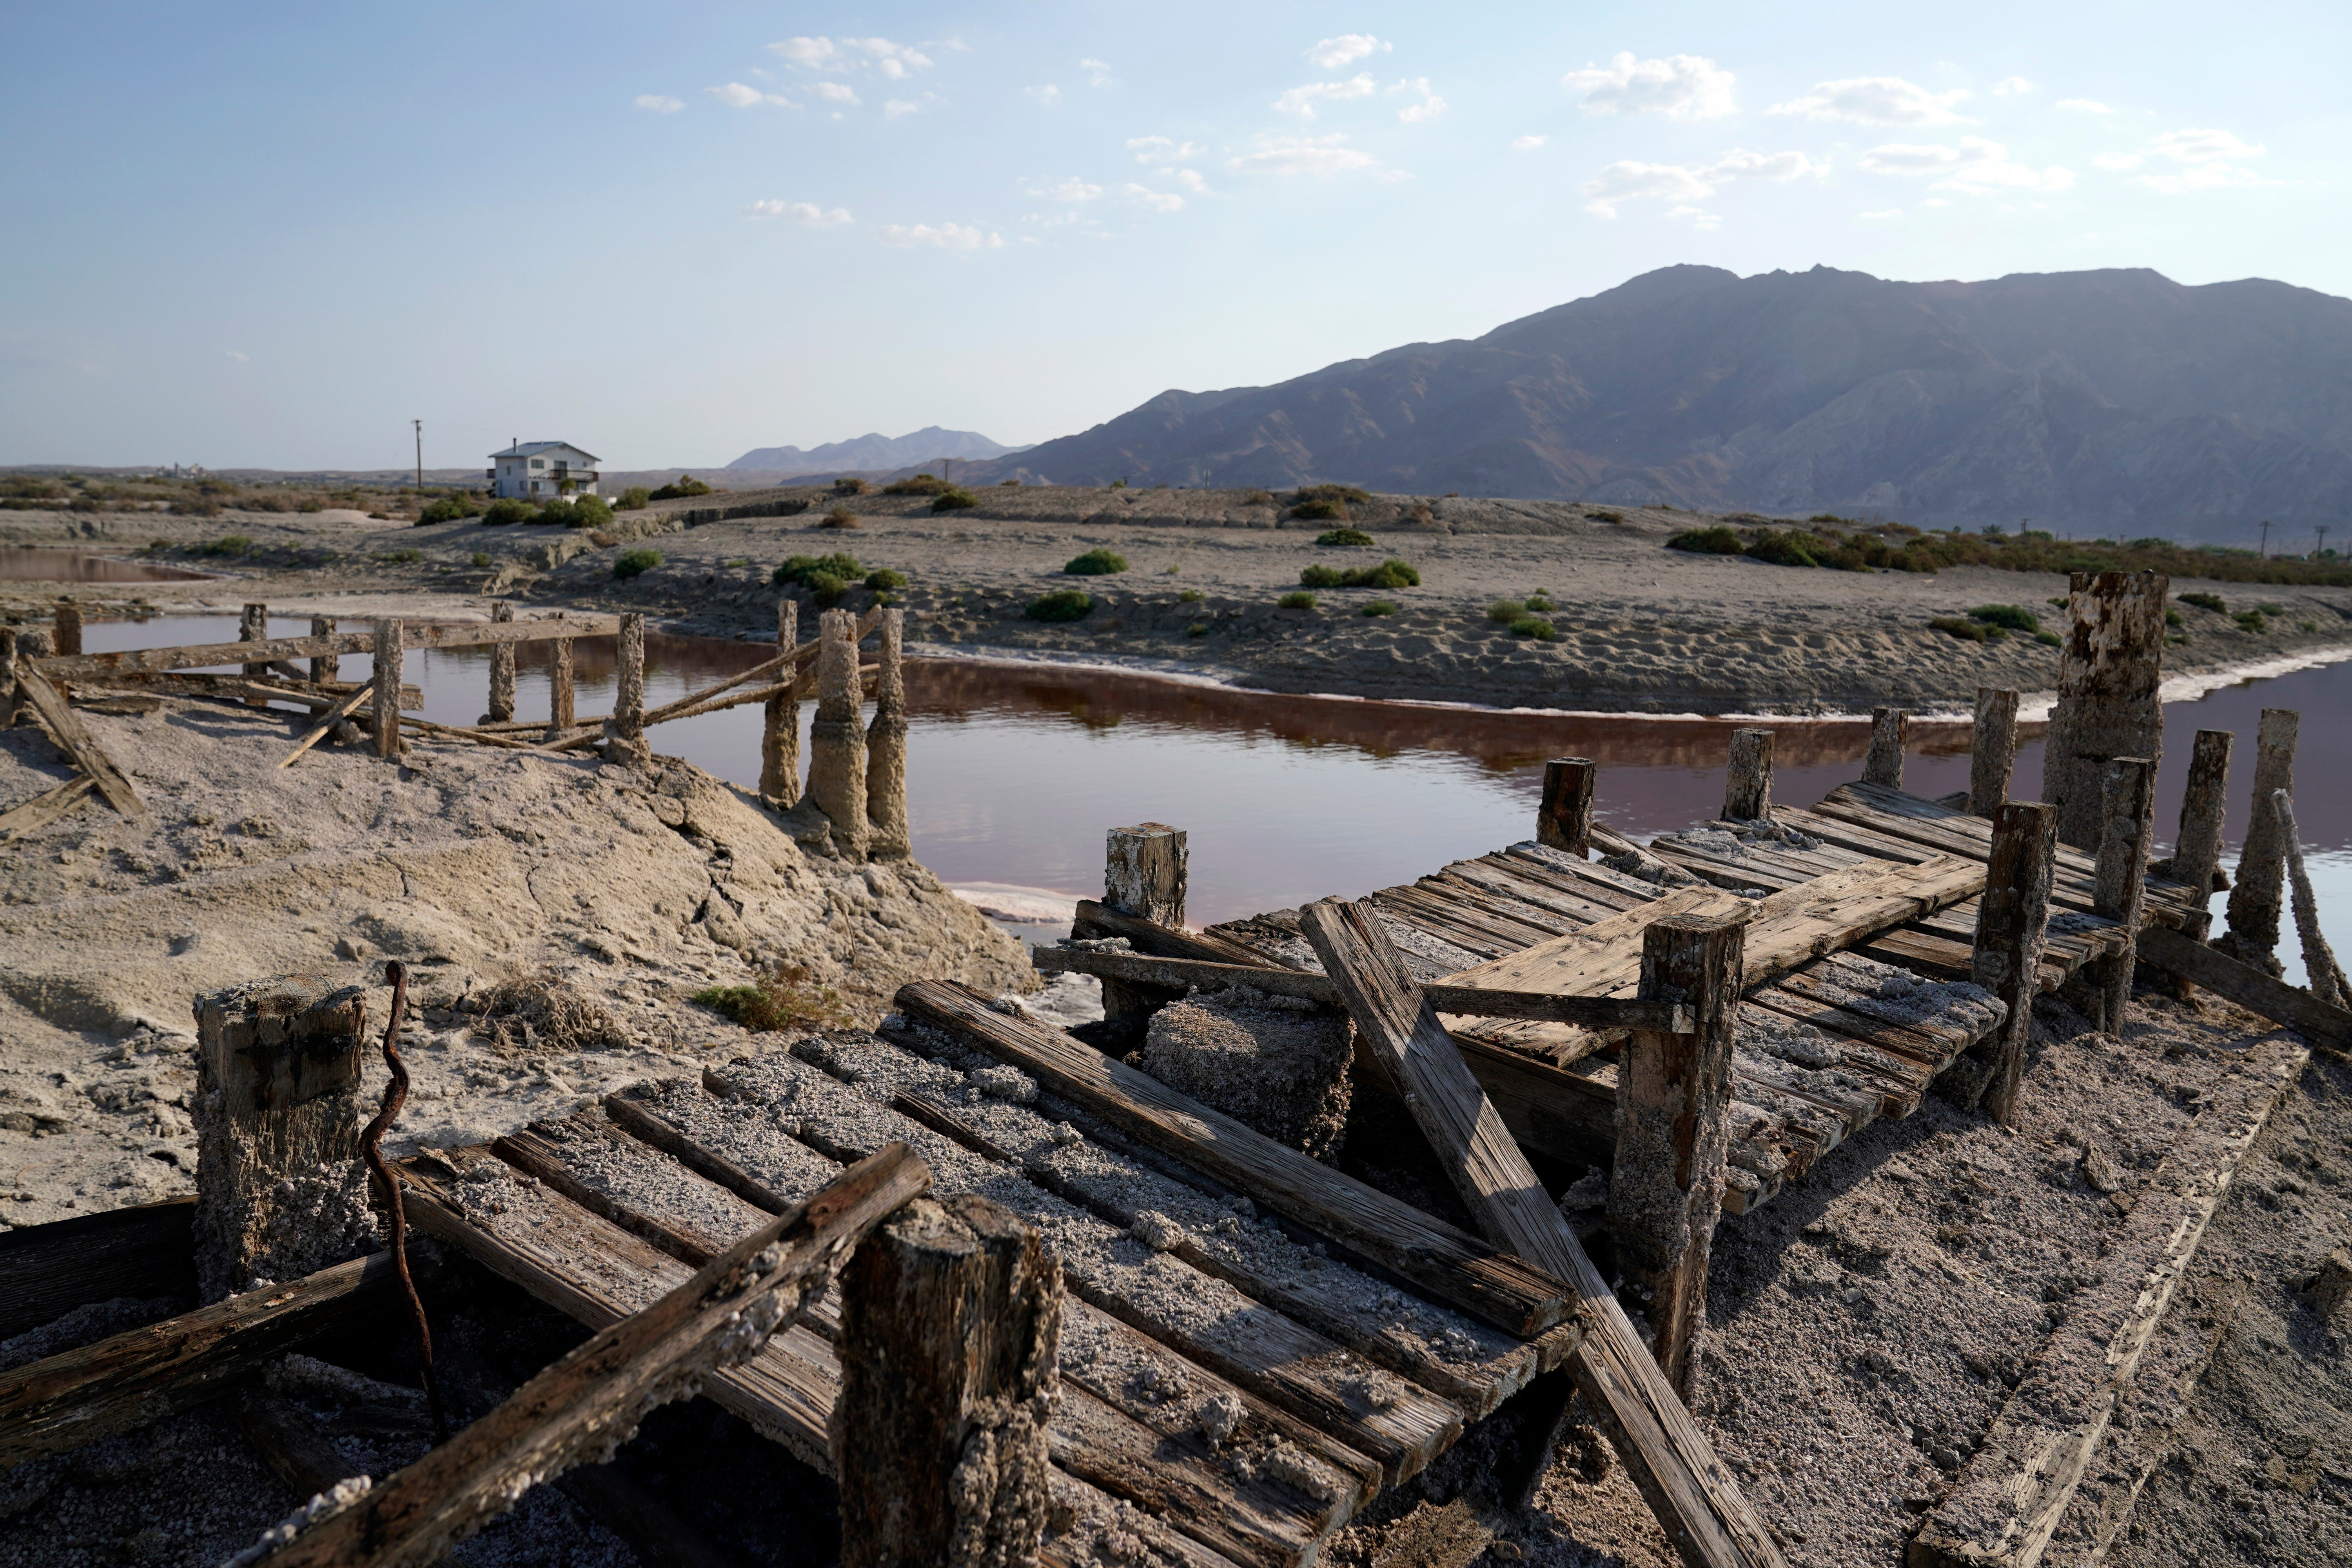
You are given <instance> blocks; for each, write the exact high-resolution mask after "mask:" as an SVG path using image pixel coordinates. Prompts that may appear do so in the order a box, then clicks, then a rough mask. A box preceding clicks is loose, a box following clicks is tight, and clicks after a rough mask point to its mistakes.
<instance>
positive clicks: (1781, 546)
mask: <svg viewBox="0 0 2352 1568" xmlns="http://www.w3.org/2000/svg"><path fill="white" fill-rule="evenodd" d="M1806 543H1807V541H1806V539H1805V537H1804V536H1803V535H1802V534H1800V533H1796V532H1793V531H1791V532H1786V533H1783V532H1781V531H1779V530H1777V529H1770V528H1767V529H1760V530H1759V531H1757V534H1756V538H1755V541H1754V542H1752V543H1750V544H1749V545H1748V556H1749V558H1750V559H1753V560H1757V561H1767V562H1769V563H1772V564H1773V565H1775V566H1819V565H1820V564H1821V562H1820V561H1819V560H1818V559H1816V558H1815V557H1814V555H1813V552H1811V550H1808V549H1807V548H1806V547H1805V546H1806Z"/></svg>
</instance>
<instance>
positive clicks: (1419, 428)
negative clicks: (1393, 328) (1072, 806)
mask: <svg viewBox="0 0 2352 1568" xmlns="http://www.w3.org/2000/svg"><path fill="white" fill-rule="evenodd" d="M823 449H824V448H820V450H823ZM747 460H748V459H747ZM1013 476H1026V477H1029V478H1032V479H1046V480H1050V481H1051V482H1054V483H1059V484H1087V483H1108V482H1109V481H1110V480H1113V479H1119V478H1122V477H1123V478H1125V479H1127V480H1128V482H1129V484H1150V483H1167V484H1172V485H1188V486H1201V485H1216V486H1236V485H1255V486H1263V487H1265V488H1267V489H1282V488H1285V487H1289V486H1295V485H1298V484H1301V483H1305V482H1327V481H1336V482H1342V483H1349V484H1356V485H1361V486H1364V487H1366V488H1368V489H1381V490H1388V491H1397V492H1418V493H1423V494H1435V493H1440V492H1444V491H1458V492H1460V493H1462V494H1465V495H1488V496H1521V497H1560V498H1575V499H1580V500H1597V501H1618V502H1622V503H1628V504H1638V503H1645V502H1646V503H1655V502H1666V503H1671V504H1674V505H1677V506H1683V507H1687V508H1694V509H1705V510H1735V509H1742V508H1753V509H1759V510H1770V511H1781V512H1807V511H1811V510H1838V511H1841V512H1847V513H1853V512H1863V513H1877V514H1881V515H1885V516H1892V517H1896V518H1899V519H1901V520H1903V521H1910V522H1914V523H1919V524H1922V525H1926V524H1932V523H1946V522H1961V521H1970V522H1974V521H2004V522H2014V521H2016V520H2018V519H2020V518H2026V517H2030V518H2032V520H2033V521H2034V524H2035V525H2036V526H2045V525H2062V526H2063V525H2070V524H2071V525H2082V526H2088V527H2093V528H2096V529H2100V530H2103V531H2105V530H2115V531H2136V532H2142V533H2156V532H2160V531H2171V532H2176V533H2189V534H2202V535H2205V536H2209V537H2210V536H2221V535H2226V534H2229V533H2232V532H2234V531H2236V530H2237V529H2239V528H2242V527H2244V526H2249V525H2251V523H2252V521H2253V520H2255V519H2263V518H2267V519H2273V520H2276V521H2278V522H2279V523H2280V524H2281V525H2289V524H2292V523H2294V522H2340V521H2343V520H2344V518H2345V514H2346V512H2347V510H2348V509H2352V300H2343V299H2338V298H2336V297H2335V296H2332V295H2327V294H2322V293H2318V292H2316V291H2315V290H2312V289H2300V288H2295V287H2293V286H2290V285H2288V284H2284V283H2278V282H2271V281H2267V280H2263V279H2245V280H2242V281H2238V282H2227V283H2210V284H2203V285H2199V286H2195V287H2188V286H2184V285H2181V284H2179V283H2175V282H2173V281H2172V280H2171V279H2168V278H2165V277H2163V276H2162V275H2161V274H2158V273H2157V272H2153V271H2149V270H2147V269H2144V268H2125V269H2111V270H2102V271H2087V272H2061V273H2019V274H2012V275H2011V276H2008V277H2004V278H1999V279H1992V280H1990V281H1985V282H1931V283H1906V282H1891V281H1887V280H1885V279H1878V278H1873V277H1871V276H1869V275H1868V274H1866V273H1860V272H1845V271H1837V270H1833V269H1832V268H1825V267H1816V268H1813V269H1811V271H1808V272H1794V273H1791V272H1770V273H1763V274H1759V275H1757V276H1754V277H1748V278H1742V277H1740V276H1738V274H1736V273H1732V272H1727V271H1725V270H1723V269H1721V268H1713V267H1668V268H1661V269H1659V270H1657V271H1654V272H1650V273H1645V274H1643V275H1642V276H1641V277H1638V278H1634V279H1631V280H1630V281H1628V282H1625V283H1623V284H1622V285H1620V286H1619V287H1617V288H1614V289H1609V290H1607V291H1606V292H1604V293H1600V294H1595V295H1592V296H1591V297H1589V298H1586V299H1582V300H1574V301H1572V302H1570V303H1568V304H1565V305H1560V306H1557V307H1555V308H1553V309H1551V310H1544V311H1540V312H1538V313H1537V314H1535V315H1532V316H1527V317H1523V318H1521V319H1520V320H1518V321H1510V322H1507V323H1505V324H1504V325H1502V326H1499V327H1496V329H1495V330H1494V331H1490V332H1488V333H1486V335H1485V336H1483V337H1478V338H1472V339H1466V340H1464V339H1456V340H1453V341H1450V342H1432V343H1410V344H1407V345H1405V346H1403V347H1402V348H1394V349H1390V350H1388V351H1387V352H1385V353H1379V354H1374V355H1372V356H1371V357H1370V358H1368V359H1358V360H1349V361H1345V362H1343V363H1338V364H1333V365H1328V366H1326V367H1325V368H1323V369H1321V370H1318V371H1316V372H1314V373H1312V374H1307V375H1302V376H1299V377H1297V378H1296V379H1293V380H1290V381H1286V382H1282V383H1280V384H1276V385H1272V386H1246V387H1233V388H1228V389H1225V390H1223V391H1218V392H1181V391H1169V392H1163V393H1161V394H1160V395H1159V396H1157V397H1154V398H1152V399H1150V401H1149V402H1147V403H1144V404H1143V405H1140V406H1139V407H1137V408H1134V409H1131V410H1129V412H1127V413H1125V414H1122V415H1120V416H1118V417H1117V418H1115V419H1112V420H1109V421H1108V422H1107V423H1105V424H1101V425H1097V426H1095V427H1094V428H1092V429H1090V430H1087V431H1085V432H1083V433H1081V434H1079V435H1075V436H1066V437H1060V438H1059V439H1056V440H1052V441H1047V442H1045V443H1043V444H1041V445H1039V446H1037V447H1032V448H1029V449H1027V450H1025V451H1024V452H1021V453H1020V454H1018V460H1017V462H1016V461H1015V460H1014V459H1013V458H1011V457H1006V458H997V459H996V460H994V461H993V462H989V463H981V464H975V465H974V468H973V471H972V476H971V477H972V479H974V480H975V481H984V480H987V479H1000V478H1005V477H1013Z"/></svg>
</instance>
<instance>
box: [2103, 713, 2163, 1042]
mask: <svg viewBox="0 0 2352 1568" xmlns="http://www.w3.org/2000/svg"><path fill="white" fill-rule="evenodd" d="M2105 805H2106V811H2105V818H2104V820H2103V822H2102V824H2101V831H2100V837H2099V845H2098V858H2097V860H2096V872H2095V879H2094V881H2093V884H2092V891H2091V907H2092V909H2093V910H2094V911H2095V912H2096V913H2098V914H2103V915H2105V916H2106V917H2107V918H2108V919H2109V920H2112V921H2117V922H2118V923H2120V924H2121V925H2122V927H2123V931H2124V944H2123V948H2122V950H2121V951H2120V952H2115V953H2112V954H2110V955H2108V956H2107V957H2105V958H2103V959H2101V960H2100V961H2099V967H2098V972H2097V979H2098V983H2099V988H2100V995H2101V1007H2100V1016H2099V1018H2098V1020H2097V1022H2098V1024H2099V1026H2100V1027H2101V1028H2103V1029H2105V1030H2106V1031H2107V1033H2109V1034H2111V1035H2120V1034H2122V1033H2123V1027H2124V1007H2125V1005H2126V1004H2127V1003H2129V1002H2130V1001H2131V985H2132V965H2133V964H2134V963H2136V962H2137V960H2138V957H2139V926H2140V915H2141V910H2142V909H2143V908H2144V907H2145V906H2146V904H2147V850H2148V840H2149V837H2150V836H2151V834H2152V833H2153V831H2154V828H2155V815H2156V763H2155V762H2154V761H2153V760H2151V759H2149V758H2147V757H2112V758H2109V759H2108V762H2107V782H2106V790H2105Z"/></svg>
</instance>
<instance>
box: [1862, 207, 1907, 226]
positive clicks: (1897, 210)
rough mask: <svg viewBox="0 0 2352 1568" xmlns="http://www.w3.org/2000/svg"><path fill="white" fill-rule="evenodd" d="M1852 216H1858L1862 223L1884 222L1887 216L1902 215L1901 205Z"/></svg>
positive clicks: (1895, 216) (1896, 216)
mask: <svg viewBox="0 0 2352 1568" xmlns="http://www.w3.org/2000/svg"><path fill="white" fill-rule="evenodd" d="M1853 216H1856V217H1858V218H1860V219H1861V220H1862V221H1863V222H1864V223H1885V221H1886V220H1887V219H1889V218H1898V217H1901V216H1903V209H1902V208H1901V207H1888V208H1886V209H1885V211H1884V212H1874V213H1856V214H1854V215H1853Z"/></svg>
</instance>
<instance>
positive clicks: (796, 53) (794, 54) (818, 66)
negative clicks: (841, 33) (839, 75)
mask: <svg viewBox="0 0 2352 1568" xmlns="http://www.w3.org/2000/svg"><path fill="white" fill-rule="evenodd" d="M768 47H769V48H770V49H771V50H772V51H773V52H774V53H776V54H780V55H782V56H783V57H784V58H786V59H788V60H790V61H792V62H793V64H794V65H796V66H798V67H800V68H802V69H803V70H825V69H838V68H840V66H841V64H842V58H841V49H840V47H838V46H837V45H835V43H834V41H833V40H832V39H831V38H786V39H785V40H784V41H783V42H782V43H781V44H770V45H769V46H768Z"/></svg>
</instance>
